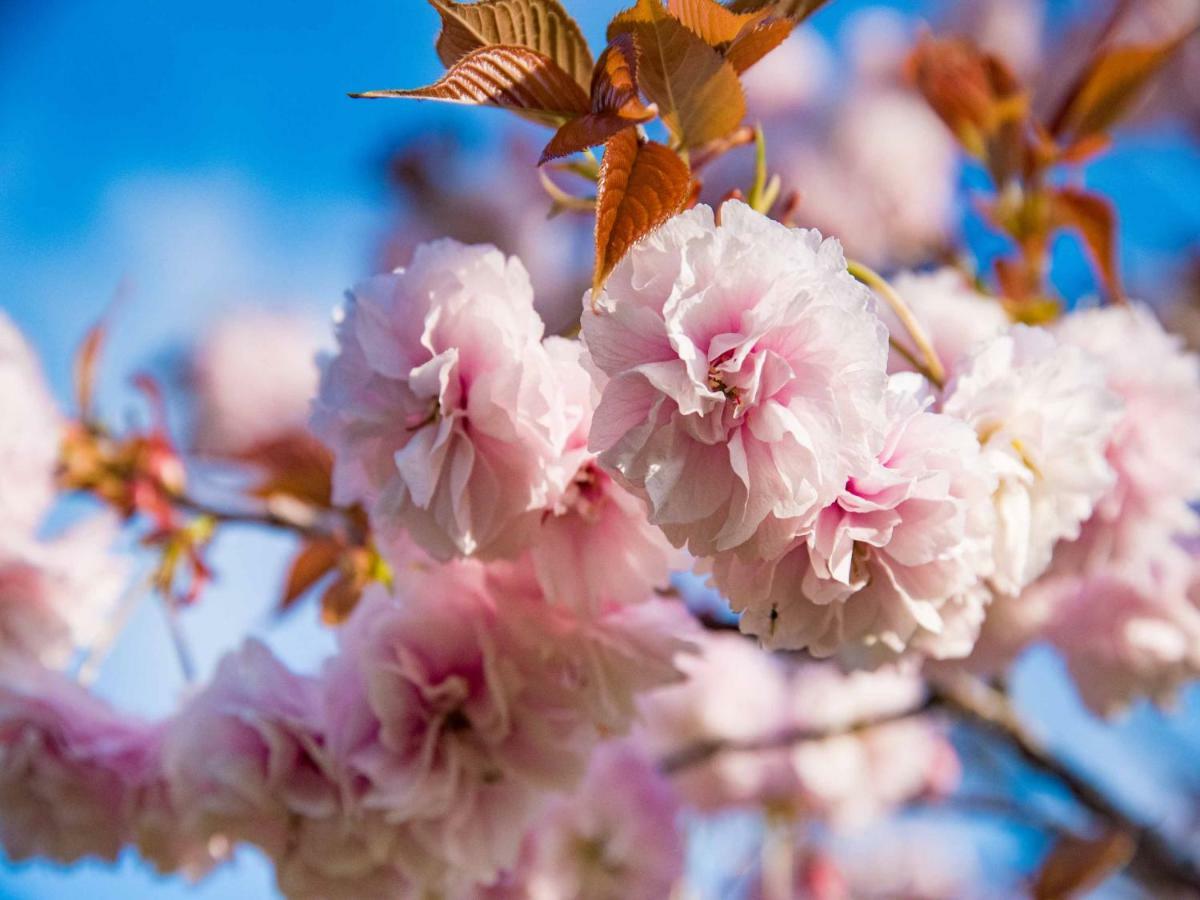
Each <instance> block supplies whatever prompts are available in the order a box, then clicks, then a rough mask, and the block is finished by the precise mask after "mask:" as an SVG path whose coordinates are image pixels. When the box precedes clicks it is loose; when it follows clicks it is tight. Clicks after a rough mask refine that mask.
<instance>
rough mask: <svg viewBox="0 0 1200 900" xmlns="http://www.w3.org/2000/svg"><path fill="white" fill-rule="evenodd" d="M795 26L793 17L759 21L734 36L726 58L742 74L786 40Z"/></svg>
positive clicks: (726, 52)
mask: <svg viewBox="0 0 1200 900" xmlns="http://www.w3.org/2000/svg"><path fill="white" fill-rule="evenodd" d="M794 27H795V22H793V21H792V20H791V19H769V20H767V21H765V22H759V23H758V24H757V25H754V26H752V27H751V28H748V29H747V30H745V31H743V32H742V33H741V34H739V35H738V36H737V37H736V38H734V41H733V43H732V44H730V45H729V49H728V50H726V51H725V59H726V60H728V62H729V64H730V65H731V66H733V68H734V71H735V72H737V73H738V74H739V75H740V74H741V73H742V72H745V71H746V70H747V69H749V68H750V67H751V66H752V65H754V64H755V63H756V62H758V61H759V60H760V59H762V58H763V57H764V56H766V55H767V54H768V53H770V52H771V51H772V50H774V49H775V48H776V47H778V46H779V45H780V44H782V43H783V42H784V41H786V40H787V38H788V35H789V34H791V33H792V29H793V28H794Z"/></svg>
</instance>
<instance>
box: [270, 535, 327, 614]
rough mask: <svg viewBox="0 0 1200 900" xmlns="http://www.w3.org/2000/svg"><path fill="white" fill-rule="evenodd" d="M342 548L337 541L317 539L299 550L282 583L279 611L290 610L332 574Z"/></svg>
mask: <svg viewBox="0 0 1200 900" xmlns="http://www.w3.org/2000/svg"><path fill="white" fill-rule="evenodd" d="M341 552H342V547H341V544H339V543H338V542H337V541H333V540H325V539H319V540H314V541H310V542H308V543H307V544H305V545H304V546H302V547H301V548H300V552H299V553H297V554H296V556H295V558H294V559H293V560H292V565H291V567H290V568H289V569H288V574H287V580H286V581H285V582H284V587H283V597H282V599H281V600H280V601H279V609H280V611H281V612H282V611H284V610H287V609H290V608H291V607H292V606H293V605H294V604H295V603H296V601H297V600H299V599H300V598H301V597H302V596H304V594H306V593H307V592H308V591H309V590H311V589H312V588H313V587H314V586H315V585H316V583H317V582H318V581H320V580H321V579H322V578H324V577H325V576H326V575H328V574H329V573H330V572H332V571H333V570H334V569H335V568H336V567H337V564H338V558H339V556H340V555H341Z"/></svg>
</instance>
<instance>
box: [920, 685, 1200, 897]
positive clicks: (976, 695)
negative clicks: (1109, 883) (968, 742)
mask: <svg viewBox="0 0 1200 900" xmlns="http://www.w3.org/2000/svg"><path fill="white" fill-rule="evenodd" d="M931 689H932V694H931V699H933V700H934V701H935V702H936V703H938V704H939V705H941V706H944V707H945V708H947V709H950V710H953V711H954V712H955V713H957V714H958V715H960V716H961V717H962V718H963V719H965V720H966V721H968V722H970V723H972V724H974V725H976V726H978V727H980V728H982V729H984V730H986V731H988V732H991V733H992V734H994V735H996V736H997V737H1000V738H1001V739H1003V740H1004V741H1005V742H1006V743H1007V744H1009V745H1011V746H1012V747H1013V748H1015V749H1016V751H1017V752H1018V754H1019V755H1020V756H1021V758H1022V760H1024V762H1025V763H1026V764H1028V765H1029V766H1030V767H1031V768H1034V769H1036V770H1038V771H1040V772H1042V773H1043V774H1046V775H1049V776H1050V777H1052V778H1053V779H1055V780H1056V781H1058V782H1059V783H1060V784H1062V785H1063V786H1064V787H1065V788H1066V789H1067V790H1068V791H1069V792H1070V793H1071V795H1072V796H1073V797H1074V798H1075V800H1076V802H1078V803H1079V804H1080V805H1081V806H1083V807H1084V808H1085V809H1087V810H1089V811H1090V812H1091V813H1092V814H1093V815H1095V816H1096V817H1097V818H1100V819H1103V820H1104V821H1106V822H1107V823H1109V824H1111V825H1113V826H1115V827H1116V828H1118V829H1120V830H1121V831H1124V832H1125V833H1126V834H1128V835H1129V837H1130V838H1131V839H1132V840H1133V841H1134V844H1135V846H1136V850H1135V851H1134V856H1133V859H1132V860H1131V861H1130V863H1129V867H1130V869H1131V870H1132V871H1131V874H1133V875H1134V876H1135V877H1137V878H1138V879H1139V880H1140V881H1142V882H1143V883H1146V884H1152V885H1159V886H1162V887H1163V888H1170V889H1173V890H1174V891H1178V890H1180V889H1181V888H1183V889H1186V890H1187V891H1188V895H1189V896H1191V895H1195V894H1197V893H1200V867H1197V864H1196V861H1195V860H1194V859H1191V858H1188V857H1187V856H1185V855H1184V854H1181V853H1180V852H1179V851H1178V850H1176V849H1175V848H1174V847H1173V846H1171V844H1170V843H1169V842H1168V841H1167V840H1166V839H1165V838H1164V837H1163V836H1162V835H1161V834H1159V833H1158V832H1157V831H1155V830H1154V829H1153V828H1151V827H1149V826H1147V825H1144V824H1142V823H1139V822H1136V821H1134V820H1133V819H1131V818H1130V817H1129V816H1128V815H1127V814H1126V813H1125V812H1124V811H1123V810H1121V809H1120V808H1119V807H1117V806H1116V804H1115V803H1113V801H1112V800H1110V799H1109V798H1108V797H1107V796H1106V795H1105V794H1103V793H1102V792H1101V791H1100V790H1098V789H1097V788H1096V787H1095V786H1094V785H1092V784H1091V783H1090V782H1088V781H1087V780H1085V779H1084V778H1082V777H1081V776H1079V775H1078V774H1076V773H1075V772H1074V771H1072V770H1071V769H1070V768H1069V767H1068V766H1067V765H1066V764H1065V763H1063V762H1062V761H1060V760H1059V759H1057V758H1055V757H1054V755H1053V754H1052V753H1051V752H1050V751H1049V750H1048V749H1046V747H1045V746H1043V744H1042V743H1041V741H1039V740H1038V739H1037V738H1035V737H1034V736H1033V735H1032V734H1030V733H1029V731H1028V730H1027V729H1026V728H1025V726H1024V725H1023V724H1022V723H1021V721H1020V719H1019V718H1018V717H1017V715H1016V712H1015V710H1014V709H1013V707H1012V704H1011V703H1010V702H1009V699H1008V697H1007V696H1005V695H1004V694H1003V693H1001V692H1000V691H997V690H995V689H993V688H991V687H988V686H987V685H985V684H984V683H982V682H980V681H978V680H976V679H973V678H956V679H941V680H938V681H937V682H935V683H933V684H931Z"/></svg>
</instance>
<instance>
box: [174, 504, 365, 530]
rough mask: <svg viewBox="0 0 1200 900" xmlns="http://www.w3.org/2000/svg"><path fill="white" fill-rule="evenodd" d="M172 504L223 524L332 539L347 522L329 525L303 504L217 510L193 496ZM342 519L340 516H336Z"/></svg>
mask: <svg viewBox="0 0 1200 900" xmlns="http://www.w3.org/2000/svg"><path fill="white" fill-rule="evenodd" d="M172 503H173V504H174V505H175V506H176V507H177V508H179V509H181V510H184V511H185V512H190V513H193V514H194V515H198V516H208V517H210V518H212V519H215V520H216V521H217V522H220V523H221V524H223V525H255V526H260V527H263V528H275V529H280V530H283V531H292V532H295V533H297V534H300V535H303V536H304V537H333V536H335V535H337V534H338V533H339V528H342V527H343V526H345V525H346V524H347V523H345V522H344V521H339V522H336V523H331V522H330V520H329V517H322V516H321V515H319V512H320V511H318V510H315V509H313V508H312V507H309V506H305V505H303V504H295V508H294V509H293V508H292V507H291V506H288V507H283V506H278V507H276V508H270V509H268V508H263V509H247V510H236V509H218V508H217V507H215V506H212V505H210V504H208V503H204V502H202V501H200V500H197V499H196V498H194V497H187V496H179V497H174V498H172ZM337 518H338V519H341V516H338V517H337Z"/></svg>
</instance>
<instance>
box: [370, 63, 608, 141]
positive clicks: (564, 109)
mask: <svg viewBox="0 0 1200 900" xmlns="http://www.w3.org/2000/svg"><path fill="white" fill-rule="evenodd" d="M351 96H352V97H357V98H364V99H368V100H377V99H383V98H389V97H408V98H412V99H416V100H441V101H444V102H447V103H465V104H469V105H472V106H497V107H500V108H501V109H508V110H513V111H516V112H521V113H526V114H530V115H532V116H533V117H534V118H537V119H540V120H542V121H547V122H552V123H555V124H557V122H558V121H560V120H562V119H569V118H573V117H574V116H579V115H584V114H586V113H587V112H588V96H587V94H586V93H585V92H584V90H583V88H582V87H580V86H579V85H578V84H577V83H576V82H575V81H573V80H572V78H571V76H570V75H568V74H567V73H566V72H564V71H563V70H562V69H561V68H559V66H558V64H557V63H555V62H554V61H553V60H551V59H550V58H549V57H547V56H543V55H542V54H540V53H537V52H535V51H533V50H529V49H526V48H525V47H502V46H496V47H483V48H480V49H479V50H473V51H471V52H470V53H468V54H467V55H466V56H464V57H462V59H460V60H459V61H458V62H456V63H455V64H454V65H453V66H452V67H451V69H450V71H448V72H447V73H446V74H445V75H444V76H442V78H441V80H439V81H438V82H437V83H436V84H431V85H429V86H428V87H423V88H413V89H410V90H383V91H367V92H365V93H362V94H351Z"/></svg>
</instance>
